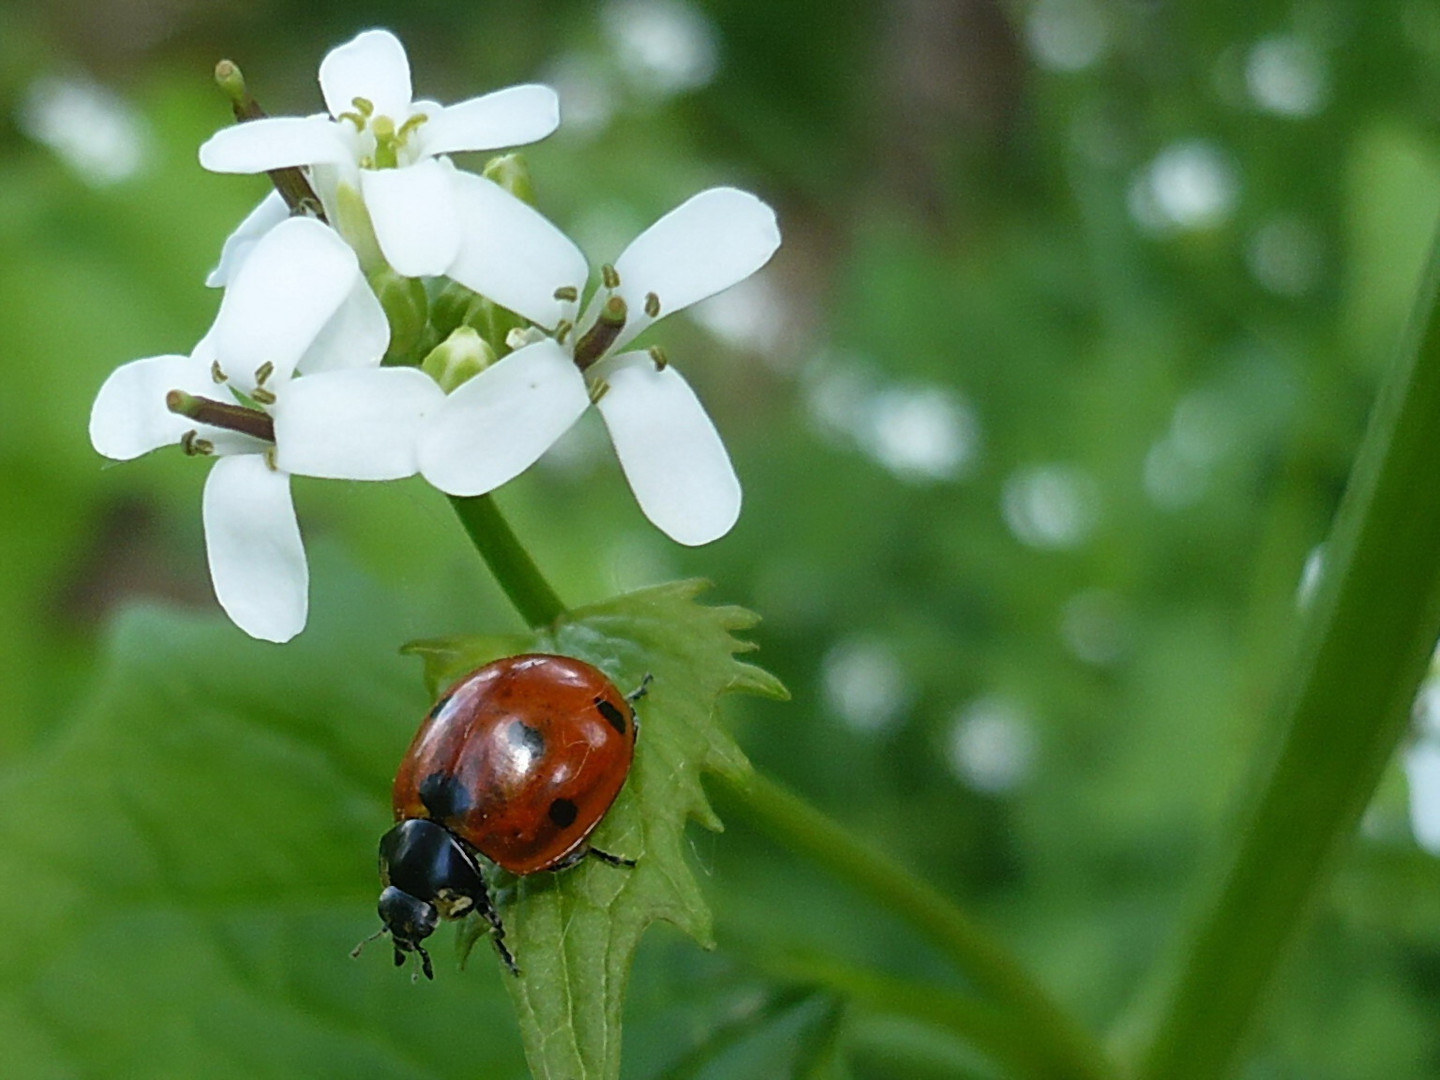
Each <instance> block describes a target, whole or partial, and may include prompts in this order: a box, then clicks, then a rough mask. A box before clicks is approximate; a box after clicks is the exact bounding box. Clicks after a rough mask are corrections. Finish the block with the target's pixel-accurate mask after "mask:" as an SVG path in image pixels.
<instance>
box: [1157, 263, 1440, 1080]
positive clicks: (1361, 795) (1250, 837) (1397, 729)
mask: <svg viewBox="0 0 1440 1080" xmlns="http://www.w3.org/2000/svg"><path fill="white" fill-rule="evenodd" d="M1437 252H1440V249H1437ZM1437 300H1440V258H1437V257H1436V256H1432V259H1431V265H1430V271H1429V274H1428V275H1427V277H1426V280H1425V283H1424V285H1423V288H1422V290H1421V293H1420V297H1419V301H1418V303H1417V307H1416V315H1417V317H1416V318H1415V321H1414V325H1413V327H1412V334H1411V338H1410V341H1409V343H1408V345H1407V347H1406V348H1405V350H1404V351H1403V352H1402V353H1401V356H1400V358H1399V362H1398V363H1397V364H1396V366H1395V368H1394V370H1393V371H1392V372H1391V374H1390V377H1389V379H1388V380H1387V382H1386V384H1385V385H1384V387H1383V388H1382V390H1381V394H1380V397H1379V400H1378V401H1377V402H1376V404H1375V408H1374V411H1373V413H1372V415H1371V422H1370V426H1369V429H1368V430H1367V431H1366V434H1365V438H1364V441H1363V443H1362V445H1361V448H1360V453H1359V456H1358V458H1357V460H1356V463H1355V467H1354V469H1353V471H1352V473H1351V478H1350V483H1349V486H1348V488H1347V490H1346V493H1345V498H1344V501H1343V502H1342V504H1341V507H1340V511H1339V514H1338V515H1337V518H1336V523H1335V527H1334V531H1333V533H1332V536H1331V539H1330V541H1329V544H1328V551H1327V553H1326V569H1325V577H1324V580H1323V582H1322V585H1321V589H1320V591H1319V594H1318V595H1317V596H1316V597H1315V598H1314V601H1313V604H1312V609H1311V612H1310V619H1309V621H1308V623H1307V625H1306V627H1305V631H1304V636H1303V638H1302V641H1301V646H1300V651H1299V654H1298V657H1297V662H1296V663H1295V665H1294V667H1293V669H1292V671H1291V673H1290V674H1291V678H1290V679H1289V682H1288V684H1287V687H1286V689H1287V692H1286V693H1285V694H1284V695H1283V696H1282V697H1281V698H1280V699H1279V701H1278V703H1277V707H1276V709H1275V717H1274V727H1273V729H1272V730H1274V731H1276V732H1277V733H1279V746H1278V750H1277V752H1276V754H1275V755H1274V757H1273V758H1272V759H1270V760H1268V761H1267V762H1266V764H1267V770H1266V772H1265V773H1264V775H1262V776H1260V777H1259V780H1260V781H1261V782H1260V785H1259V787H1258V788H1257V789H1256V791H1255V794H1254V797H1253V799H1252V801H1251V802H1250V803H1249V805H1248V808H1247V810H1246V811H1245V812H1244V813H1243V814H1242V815H1241V816H1240V818H1239V821H1238V823H1237V827H1236V834H1235V835H1236V842H1235V847H1234V849H1233V851H1232V853H1231V855H1230V857H1229V860H1228V865H1226V866H1225V867H1224V868H1223V873H1220V874H1218V875H1216V876H1215V877H1214V878H1212V879H1211V880H1215V881H1217V883H1218V889H1217V891H1216V893H1215V894H1214V895H1213V896H1212V897H1211V898H1210V902H1209V904H1208V906H1206V907H1205V908H1204V909H1203V910H1202V911H1201V913H1200V917H1199V919H1198V920H1197V922H1196V925H1195V927H1194V928H1193V930H1192V932H1191V934H1190V936H1189V938H1188V940H1187V942H1186V943H1185V945H1186V948H1185V951H1184V952H1183V954H1182V959H1181V963H1180V965H1179V967H1178V969H1177V970H1176V972H1175V974H1174V976H1173V979H1172V981H1171V983H1170V984H1169V985H1168V986H1167V987H1166V988H1165V993H1164V996H1163V997H1161V998H1160V999H1159V1008H1158V1010H1157V1011H1156V1013H1155V1022H1154V1025H1153V1027H1152V1029H1151V1035H1150V1039H1149V1041H1148V1044H1147V1045H1145V1046H1144V1048H1143V1056H1142V1059H1141V1061H1142V1067H1141V1070H1140V1074H1139V1075H1140V1076H1141V1077H1142V1078H1144V1080H1161V1078H1164V1080H1214V1078H1218V1077H1223V1076H1227V1075H1229V1074H1231V1073H1232V1072H1233V1070H1234V1069H1235V1067H1236V1065H1237V1063H1238V1061H1239V1059H1240V1055H1241V1053H1242V1051H1243V1049H1244V1041H1245V1037H1246V1035H1247V1034H1248V1032H1249V1031H1250V1030H1251V1028H1252V1027H1253V1024H1254V1021H1255V1017H1256V1015H1257V1013H1258V1012H1259V1011H1260V1009H1261V1008H1262V1007H1263V1005H1264V1002H1265V999H1266V997H1267V994H1268V992H1269V991H1270V989H1271V988H1272V987H1273V986H1274V984H1275V977H1276V972H1277V970H1278V969H1279V967H1280V965H1281V963H1282V962H1283V960H1284V959H1285V955H1286V953H1287V951H1288V946H1289V945H1290V944H1291V942H1292V941H1293V939H1294V938H1295V935H1296V931H1297V929H1298V928H1299V927H1301V926H1303V925H1304V917H1305V915H1306V914H1307V912H1308V911H1309V910H1310V909H1311V908H1312V907H1313V906H1314V903H1315V900H1316V897H1317V894H1318V893H1319V892H1320V890H1321V889H1322V888H1323V886H1324V884H1325V882H1326V880H1327V877H1328V874H1329V871H1330V870H1331V868H1332V867H1333V865H1334V863H1335V861H1336V855H1337V853H1338V852H1339V851H1340V850H1341V849H1342V847H1343V845H1344V843H1345V841H1346V840H1347V839H1348V838H1349V837H1350V836H1351V835H1352V834H1353V833H1354V831H1355V828H1356V825H1357V823H1358V822H1359V819H1360V815H1361V814H1362V813H1363V811H1364V809H1365V807H1366V805H1367V804H1368V803H1369V801H1370V798H1371V795H1372V793H1373V792H1374V790H1375V787H1376V785H1377V784H1378V782H1379V780H1380V777H1381V774H1382V772H1383V771H1384V768H1385V765H1386V763H1387V762H1388V761H1389V760H1390V758H1391V756H1392V755H1393V753H1394V751H1395V748H1396V745H1397V744H1398V743H1399V741H1400V739H1401V738H1402V737H1403V735H1404V733H1405V730H1406V726H1407V721H1408V718H1409V714H1410V707H1411V702H1412V701H1413V699H1414V696H1415V691H1416V688H1417V686H1418V685H1419V682H1420V680H1421V678H1422V677H1423V675H1424V673H1425V670H1426V666H1427V664H1428V662H1429V658H1430V654H1431V650H1432V649H1433V647H1434V644H1435V639H1436V635H1437V633H1440V482H1437V481H1440V438H1437V437H1436V428H1437V424H1440V309H1437Z"/></svg>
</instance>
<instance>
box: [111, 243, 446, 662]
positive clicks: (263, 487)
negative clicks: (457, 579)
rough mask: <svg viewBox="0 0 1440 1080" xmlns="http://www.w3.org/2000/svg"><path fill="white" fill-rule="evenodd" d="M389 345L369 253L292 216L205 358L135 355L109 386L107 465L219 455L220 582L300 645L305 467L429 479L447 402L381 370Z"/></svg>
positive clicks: (241, 283)
mask: <svg viewBox="0 0 1440 1080" xmlns="http://www.w3.org/2000/svg"><path fill="white" fill-rule="evenodd" d="M389 340H390V329H389V326H388V324H387V323H386V321H385V314H384V312H383V311H382V310H381V308H380V303H379V301H378V300H376V298H375V295H374V294H373V293H372V292H371V291H370V288H369V286H368V285H367V284H366V282H365V278H364V276H363V275H362V274H361V272H360V267H359V263H358V262H357V261H356V258H355V253H354V252H353V251H351V250H350V248H349V247H348V246H347V245H346V244H345V242H344V241H343V240H341V239H340V237H339V236H338V235H337V234H336V233H335V232H334V231H332V230H331V229H328V228H326V227H325V226H324V225H322V224H320V223H319V222H318V221H315V220H313V219H309V218H291V219H289V220H287V221H285V222H282V223H281V224H279V225H277V226H275V227H274V228H273V229H271V230H270V231H269V232H268V233H266V234H265V236H264V237H263V238H262V239H260V240H259V241H258V242H256V243H255V245H254V247H253V249H252V251H251V252H250V254H249V256H248V257H247V258H246V259H245V260H244V262H243V264H242V265H241V266H240V267H239V269H238V270H237V271H236V273H235V276H234V280H233V282H232V283H231V285H230V287H229V288H228V289H227V290H226V292H225V296H224V299H223V300H222V302H221V304H220V311H219V314H218V315H217V316H216V318H215V323H214V325H213V326H212V327H211V328H210V331H209V332H208V333H207V334H206V335H205V337H204V338H203V339H202V340H201V341H200V343H199V344H198V345H197V346H196V347H195V351H194V352H193V353H191V354H190V355H189V356H155V357H150V358H148V359H144V360H135V361H133V362H131V363H129V364H125V365H123V366H122V367H120V368H118V369H117V370H116V371H114V372H113V373H112V374H111V375H110V377H109V378H108V379H107V380H106V381H105V384H104V385H103V386H102V387H101V388H100V393H99V395H98V396H97V397H96V399H95V404H94V407H93V408H92V410H91V413H90V441H91V443H92V444H93V445H94V447H95V449H96V450H98V451H99V452H100V453H102V454H104V455H105V456H106V457H110V458H115V459H118V460H122V461H124V460H129V459H131V458H136V457H139V456H141V455H142V454H146V453H149V452H150V451H151V450H154V449H157V448H159V447H161V446H166V445H168V444H170V443H177V442H178V443H180V444H181V445H182V446H184V447H185V449H186V450H187V451H188V452H190V453H200V454H213V455H215V456H216V458H217V460H216V462H215V466H214V468H213V469H212V470H211V472H210V476H209V478H208V479H207V480H206V483H205V496H204V500H203V517H204V522H205V547H206V552H207V556H208V559H209V563H210V577H211V581H212V582H213V584H214V587H215V596H216V598H217V599H218V600H219V601H220V606H221V607H223V608H224V609H225V611H226V613H227V614H228V615H229V616H230V618H231V619H232V620H234V622H235V624H236V625H237V626H239V627H240V628H241V629H242V630H244V631H245V632H246V633H248V634H250V635H251V636H252V637H257V638H263V639H265V640H267V641H288V640H289V639H290V638H292V637H294V636H295V635H296V634H297V633H299V632H300V630H301V629H303V628H304V626H305V616H306V609H307V603H308V601H307V591H308V577H309V574H308V570H307V567H306V563H305V550H304V547H303V546H302V544H301V541H300V529H299V526H298V525H297V523H296V520H295V509H294V506H293V505H292V503H291V500H290V474H291V473H299V474H301V475H304V476H320V477H328V478H334V479H348V480H388V479H398V478H400V477H404V476H410V475H412V474H413V473H414V472H415V471H416V456H415V444H416V438H417V435H418V432H419V430H420V426H421V423H422V421H423V420H424V417H425V415H426V413H427V411H428V410H430V409H432V408H433V407H434V406H436V405H438V404H439V402H440V400H441V399H442V398H443V394H442V393H441V391H440V388H439V387H438V386H436V385H435V383H434V382H433V381H432V380H431V379H430V378H429V376H427V375H425V374H424V373H422V372H420V371H417V370H415V369H414V368H381V367H379V364H380V359H381V357H382V356H383V355H384V353H385V349H386V346H387V345H388V344H389ZM297 372H300V373H303V377H302V378H294V377H293V376H294V375H295V374H296V373H297ZM256 404H258V405H260V406H262V407H261V408H256V407H254V405H256ZM177 408H178V409H181V410H183V411H184V412H185V415H182V414H181V413H180V412H177V411H174V410H175V409H177Z"/></svg>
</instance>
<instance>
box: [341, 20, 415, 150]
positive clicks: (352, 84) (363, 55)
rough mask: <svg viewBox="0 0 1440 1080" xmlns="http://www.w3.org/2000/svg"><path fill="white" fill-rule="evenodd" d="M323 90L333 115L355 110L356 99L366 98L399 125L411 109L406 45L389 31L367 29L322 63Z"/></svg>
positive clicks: (376, 110)
mask: <svg viewBox="0 0 1440 1080" xmlns="http://www.w3.org/2000/svg"><path fill="white" fill-rule="evenodd" d="M320 91H321V93H323V94H324V95H325V107H326V108H327V109H329V110H330V115H331V116H336V117H338V116H339V115H340V114H341V113H344V112H354V111H355V99H356V98H357V97H361V98H365V99H366V100H367V101H369V102H370V103H371V104H372V105H374V106H375V112H376V113H377V114H378V115H380V116H388V117H390V118H391V119H392V120H394V121H395V125H396V127H399V126H400V125H401V124H403V123H404V122H405V120H406V119H407V118H408V116H409V108H410V61H409V59H408V58H407V57H406V56H405V46H403V45H401V44H400V40H399V39H398V38H397V37H396V36H395V35H394V34H392V33H390V31H388V30H366V31H365V32H363V33H361V34H357V35H356V36H355V37H354V38H353V39H352V40H350V41H348V42H346V43H345V44H344V45H341V46H339V47H338V48H335V49H331V50H330V52H329V53H328V54H327V55H326V57H325V59H324V60H322V61H321V62H320Z"/></svg>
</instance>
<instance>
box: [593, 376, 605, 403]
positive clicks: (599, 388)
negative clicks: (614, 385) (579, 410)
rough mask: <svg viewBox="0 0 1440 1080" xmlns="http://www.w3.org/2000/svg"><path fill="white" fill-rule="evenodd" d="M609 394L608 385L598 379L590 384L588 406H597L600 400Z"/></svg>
mask: <svg viewBox="0 0 1440 1080" xmlns="http://www.w3.org/2000/svg"><path fill="white" fill-rule="evenodd" d="M609 392H610V384H609V383H608V382H606V381H605V380H604V379H600V380H598V381H596V382H593V383H591V384H590V404H591V405H599V404H600V399H601V398H603V397H604V396H605V395H606V394H608V393H609Z"/></svg>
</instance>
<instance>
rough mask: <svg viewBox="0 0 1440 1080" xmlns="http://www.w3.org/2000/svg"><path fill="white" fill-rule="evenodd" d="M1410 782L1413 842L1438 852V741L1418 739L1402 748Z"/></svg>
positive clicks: (1439, 771) (1439, 775)
mask: <svg viewBox="0 0 1440 1080" xmlns="http://www.w3.org/2000/svg"><path fill="white" fill-rule="evenodd" d="M1403 760H1404V763H1405V778H1406V780H1407V781H1408V782H1409V785H1410V829H1411V831H1412V832H1413V833H1414V834H1415V842H1416V843H1417V844H1419V845H1420V846H1421V847H1422V848H1424V849H1425V850H1426V851H1428V852H1429V853H1430V854H1432V855H1440V743H1437V742H1435V741H1434V740H1433V739H1429V738H1422V739H1420V740H1419V741H1418V742H1416V743H1415V745H1414V746H1411V747H1410V748H1409V749H1408V750H1406V751H1405V755H1404V758H1403Z"/></svg>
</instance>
